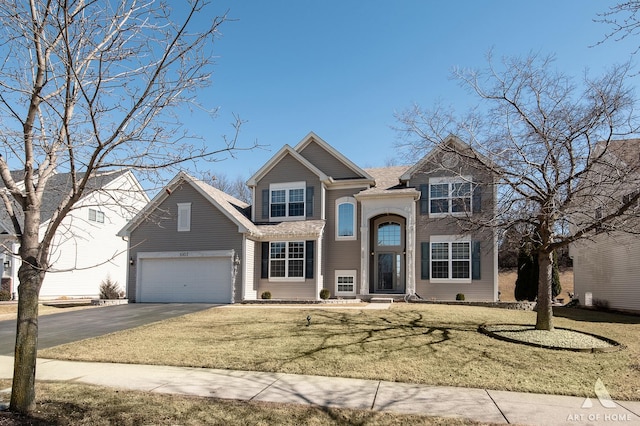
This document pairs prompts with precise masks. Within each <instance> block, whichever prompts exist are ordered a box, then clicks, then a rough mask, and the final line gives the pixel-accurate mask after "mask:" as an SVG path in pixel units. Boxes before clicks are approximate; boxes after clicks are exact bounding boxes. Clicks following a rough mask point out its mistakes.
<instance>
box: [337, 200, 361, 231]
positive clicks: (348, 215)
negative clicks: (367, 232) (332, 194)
mask: <svg viewBox="0 0 640 426" xmlns="http://www.w3.org/2000/svg"><path fill="white" fill-rule="evenodd" d="M355 229H356V201H355V198H353V197H342V198H339V199H337V200H336V240H355V239H356V231H355Z"/></svg>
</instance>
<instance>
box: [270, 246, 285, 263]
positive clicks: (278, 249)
mask: <svg viewBox="0 0 640 426" xmlns="http://www.w3.org/2000/svg"><path fill="white" fill-rule="evenodd" d="M285 257H286V253H285V243H271V258H272V259H284V258H285Z"/></svg>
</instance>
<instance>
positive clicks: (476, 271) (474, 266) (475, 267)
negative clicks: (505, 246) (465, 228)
mask: <svg viewBox="0 0 640 426" xmlns="http://www.w3.org/2000/svg"><path fill="white" fill-rule="evenodd" d="M471 279H473V280H479V279H480V241H472V242H471Z"/></svg>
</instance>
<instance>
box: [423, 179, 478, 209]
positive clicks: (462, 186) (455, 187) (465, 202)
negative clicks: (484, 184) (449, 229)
mask: <svg viewBox="0 0 640 426" xmlns="http://www.w3.org/2000/svg"><path fill="white" fill-rule="evenodd" d="M471 199H472V184H471V179H470V178H458V179H448V178H435V179H430V180H429V212H430V213H431V214H432V215H446V214H454V215H455V214H464V213H470V212H471Z"/></svg>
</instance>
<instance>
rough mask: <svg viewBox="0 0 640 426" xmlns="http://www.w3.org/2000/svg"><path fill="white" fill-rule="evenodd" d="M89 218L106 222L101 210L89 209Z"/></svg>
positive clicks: (92, 220) (93, 220)
mask: <svg viewBox="0 0 640 426" xmlns="http://www.w3.org/2000/svg"><path fill="white" fill-rule="evenodd" d="M89 220H90V221H91V222H98V223H104V213H103V212H101V211H100V210H95V209H89Z"/></svg>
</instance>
